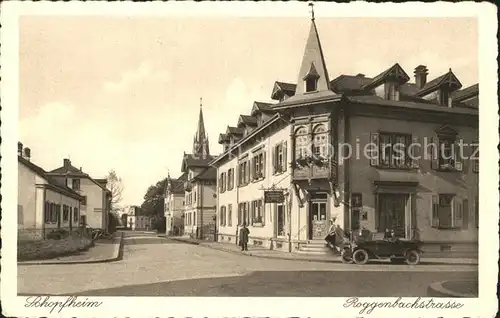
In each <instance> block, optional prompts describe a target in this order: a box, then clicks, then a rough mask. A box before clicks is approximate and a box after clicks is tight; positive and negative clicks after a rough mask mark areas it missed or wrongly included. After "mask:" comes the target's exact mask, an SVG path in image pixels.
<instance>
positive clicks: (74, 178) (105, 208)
mask: <svg viewBox="0 0 500 318" xmlns="http://www.w3.org/2000/svg"><path fill="white" fill-rule="evenodd" d="M47 175H48V176H50V177H51V178H53V179H55V180H58V182H61V183H63V184H65V185H66V186H67V187H68V188H71V189H73V190H74V191H76V192H77V193H79V194H80V195H81V196H83V197H84V201H83V202H82V206H81V222H82V223H83V224H86V225H88V226H90V227H92V228H96V229H107V226H108V213H109V212H110V208H111V192H110V191H109V190H108V189H107V188H106V182H107V181H106V179H94V178H92V177H91V176H90V175H88V174H87V173H85V172H83V171H82V169H81V168H80V169H78V168H76V167H74V166H73V165H72V164H71V161H70V160H69V159H64V160H63V166H62V167H60V168H57V169H54V170H52V171H50V172H48V173H47Z"/></svg>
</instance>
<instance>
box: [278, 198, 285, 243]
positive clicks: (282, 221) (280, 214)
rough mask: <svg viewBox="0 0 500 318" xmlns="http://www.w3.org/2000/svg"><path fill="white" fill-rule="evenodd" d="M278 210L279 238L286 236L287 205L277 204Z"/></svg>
mask: <svg viewBox="0 0 500 318" xmlns="http://www.w3.org/2000/svg"><path fill="white" fill-rule="evenodd" d="M276 209H277V211H276V219H277V220H276V227H277V229H276V231H277V234H278V236H285V218H286V215H285V205H283V204H277V206H276Z"/></svg>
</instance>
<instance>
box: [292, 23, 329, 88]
mask: <svg viewBox="0 0 500 318" xmlns="http://www.w3.org/2000/svg"><path fill="white" fill-rule="evenodd" d="M307 76H314V77H317V86H316V87H317V91H325V90H330V80H329V78H328V71H327V70H326V63H325V57H324V55H323V50H322V48H321V41H320V40H319V34H318V29H317V27H316V23H315V22H314V19H312V20H311V26H310V28H309V35H308V37H307V42H306V46H305V49H304V55H303V57H302V63H301V66H300V71H299V76H298V78H297V87H296V90H295V96H296V95H297V94H303V93H304V92H305V86H304V85H305V83H304V79H305V78H306V77H307Z"/></svg>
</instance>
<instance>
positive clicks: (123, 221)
mask: <svg viewBox="0 0 500 318" xmlns="http://www.w3.org/2000/svg"><path fill="white" fill-rule="evenodd" d="M120 218H121V220H122V225H123V226H125V227H127V226H128V225H127V220H128V214H127V213H124V214H122V216H121V217H120Z"/></svg>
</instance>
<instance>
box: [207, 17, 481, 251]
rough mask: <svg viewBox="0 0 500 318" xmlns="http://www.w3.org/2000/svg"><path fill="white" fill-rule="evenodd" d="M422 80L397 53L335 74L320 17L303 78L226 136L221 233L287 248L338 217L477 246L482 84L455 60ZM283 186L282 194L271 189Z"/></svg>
mask: <svg viewBox="0 0 500 318" xmlns="http://www.w3.org/2000/svg"><path fill="white" fill-rule="evenodd" d="M427 75H428V69H427V67H426V66H423V65H419V66H417V67H416V68H415V70H414V76H415V81H414V82H410V77H409V76H408V74H407V73H406V72H405V70H403V69H402V67H401V66H400V65H399V64H395V65H393V66H390V67H389V68H388V69H386V70H385V71H383V72H381V73H380V74H378V75H377V76H374V77H373V78H370V77H366V76H365V75H363V74H357V75H340V76H338V77H337V78H335V79H333V80H330V79H329V75H328V71H327V69H326V63H325V60H324V56H323V52H322V49H321V43H320V40H319V35H318V31H317V28H316V25H315V21H314V19H313V20H312V22H311V28H310V32H309V36H308V39H307V43H306V48H305V51H304V56H303V59H302V63H301V67H300V70H299V77H298V80H297V83H296V84H292V83H283V82H276V83H275V84H274V87H273V91H272V99H274V100H276V103H275V104H266V103H254V105H253V108H252V111H251V113H250V115H249V116H248V115H241V116H240V117H239V119H238V122H237V126H235V127H227V129H226V131H225V133H223V134H221V135H220V137H219V143H220V144H221V145H222V147H223V154H222V155H220V156H218V157H217V158H215V159H214V160H213V161H212V163H211V164H212V165H214V166H216V167H217V175H218V179H217V181H218V186H217V190H218V191H217V192H218V193H217V196H218V204H217V213H218V215H219V221H220V222H219V225H220V226H219V231H218V233H219V238H220V240H222V241H231V242H235V241H236V239H237V225H241V224H242V223H246V224H247V225H249V226H250V243H251V244H257V245H265V246H268V247H269V248H283V249H288V250H290V251H295V250H301V249H302V248H304V249H306V247H307V245H308V244H312V243H314V241H315V240H317V241H322V240H323V239H324V237H325V236H326V234H327V229H328V225H329V220H330V219H331V218H332V217H335V218H336V219H337V223H339V224H341V225H343V227H344V229H349V230H353V231H352V232H353V233H358V232H359V231H358V230H360V229H367V230H369V231H371V232H372V233H373V235H374V236H377V235H380V236H382V235H383V233H384V232H385V231H386V230H394V231H395V233H396V235H397V236H399V237H401V238H404V239H415V238H416V239H420V240H422V241H424V243H426V248H427V249H429V250H430V249H434V248H435V249H436V250H460V249H464V248H465V249H475V250H477V242H478V219H479V217H478V211H479V207H478V168H479V165H478V162H479V159H478V157H477V156H478V153H477V149H478V130H479V125H478V107H479V106H478V94H479V88H478V85H473V86H470V87H467V88H465V89H462V84H461V83H460V81H459V80H458V78H457V76H456V75H455V74H454V73H453V71H452V70H451V69H450V70H449V71H448V72H446V73H445V74H442V75H441V76H438V77H436V78H435V79H433V80H431V81H427ZM269 190H279V191H281V192H282V193H283V194H284V200H282V202H280V203H266V202H265V200H264V192H265V191H269Z"/></svg>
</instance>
